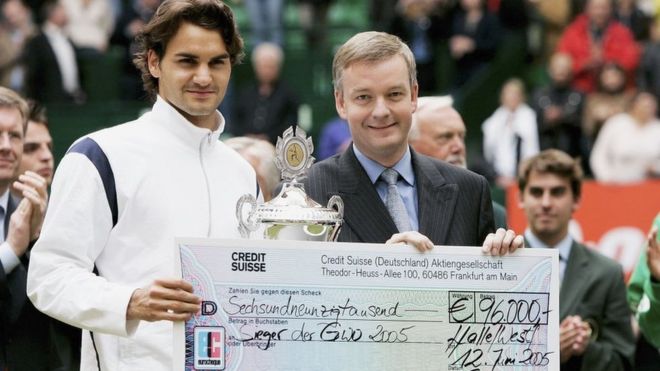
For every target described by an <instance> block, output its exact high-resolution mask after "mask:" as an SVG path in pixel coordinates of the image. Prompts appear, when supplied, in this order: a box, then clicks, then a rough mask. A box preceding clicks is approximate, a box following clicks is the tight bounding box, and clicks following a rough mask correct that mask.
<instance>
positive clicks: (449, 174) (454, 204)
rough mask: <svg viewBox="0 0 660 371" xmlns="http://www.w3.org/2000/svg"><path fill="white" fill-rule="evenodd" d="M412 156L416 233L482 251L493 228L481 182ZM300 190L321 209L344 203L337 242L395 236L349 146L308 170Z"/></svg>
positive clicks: (485, 186) (466, 173)
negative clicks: (336, 201) (338, 199)
mask: <svg viewBox="0 0 660 371" xmlns="http://www.w3.org/2000/svg"><path fill="white" fill-rule="evenodd" d="M411 152H412V162H413V169H414V171H415V182H416V185H417V198H418V208H417V214H418V219H419V232H420V233H422V234H424V235H426V236H428V237H429V238H430V239H431V241H433V243H434V244H436V245H459V246H460V245H463V246H481V245H482V244H483V241H484V239H485V238H486V235H487V234H488V233H489V232H492V231H493V229H494V227H493V209H492V204H491V199H490V189H489V188H488V183H487V182H486V179H485V178H483V177H482V176H480V175H477V174H475V173H472V172H470V171H467V170H464V169H461V168H459V167H458V166H454V165H450V164H447V163H445V162H442V161H438V160H434V159H432V158H430V157H427V156H424V155H420V154H417V153H415V152H414V151H413V150H412V149H411ZM304 185H305V190H306V192H307V193H308V194H309V196H310V197H312V198H313V199H314V200H315V201H316V202H318V203H320V204H321V205H326V204H327V202H328V200H329V199H330V197H332V196H333V195H339V196H340V197H341V198H342V200H343V201H344V224H343V225H342V229H341V232H340V233H339V241H343V242H371V243H383V242H385V241H387V240H388V239H389V238H390V237H391V236H392V235H393V234H394V233H397V232H398V231H397V228H396V226H395V225H394V221H393V220H392V218H391V217H390V214H389V213H388V211H387V208H386V206H385V204H384V203H383V201H382V200H381V199H380V197H379V196H378V192H377V191H376V188H375V187H374V186H373V184H372V183H371V180H370V179H369V176H368V175H367V173H366V172H365V171H364V169H363V168H362V166H361V165H360V163H359V162H358V160H357V158H356V157H355V153H354V152H353V147H352V146H349V148H348V149H347V150H346V151H345V152H344V153H343V154H340V155H335V156H333V157H330V158H329V159H326V160H324V161H321V162H319V163H317V164H315V165H314V166H312V168H311V169H310V170H309V173H308V176H307V178H306V179H305V180H304Z"/></svg>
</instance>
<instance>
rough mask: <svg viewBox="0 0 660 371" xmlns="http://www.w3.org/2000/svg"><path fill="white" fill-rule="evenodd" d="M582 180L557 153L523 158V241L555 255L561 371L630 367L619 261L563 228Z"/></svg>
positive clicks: (626, 311)
mask: <svg viewBox="0 0 660 371" xmlns="http://www.w3.org/2000/svg"><path fill="white" fill-rule="evenodd" d="M581 184H582V169H581V168H580V164H579V163H578V161H576V160H575V159H573V158H571V157H570V156H568V155H567V154H565V153H563V152H561V151H558V150H552V149H551V150H545V151H543V152H541V153H539V154H538V155H536V156H534V157H532V158H530V159H529V160H527V161H525V162H523V164H522V165H521V167H520V172H519V177H518V188H519V190H520V193H519V207H520V208H521V209H523V211H524V212H525V216H526V217H527V225H528V227H527V230H526V231H525V245H526V246H529V247H530V248H532V249H539V248H550V249H555V250H556V251H558V253H559V280H560V284H561V291H560V298H559V319H560V321H561V322H560V328H559V359H560V362H561V365H560V367H561V370H589V371H605V370H608V371H613V370H622V371H623V370H631V369H632V360H633V353H634V351H635V345H634V338H633V333H632V328H631V324H630V310H629V309H628V304H627V302H626V284H625V282H624V280H623V271H622V268H621V265H620V264H619V263H617V262H615V261H614V260H611V259H610V258H607V257H605V256H603V255H601V254H600V253H598V252H596V251H594V250H592V249H590V248H588V247H586V246H585V245H583V244H581V243H579V242H578V241H575V240H574V239H573V237H572V236H571V235H570V234H569V232H568V226H569V222H570V220H571V218H572V216H573V213H574V212H575V211H576V210H577V209H578V207H579V206H580V200H581Z"/></svg>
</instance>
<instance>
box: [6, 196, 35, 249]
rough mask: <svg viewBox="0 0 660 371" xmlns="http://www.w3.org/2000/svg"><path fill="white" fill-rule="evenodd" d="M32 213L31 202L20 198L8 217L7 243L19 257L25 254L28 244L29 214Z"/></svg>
mask: <svg viewBox="0 0 660 371" xmlns="http://www.w3.org/2000/svg"><path fill="white" fill-rule="evenodd" d="M31 214H32V203H30V201H29V200H27V199H25V198H24V199H22V200H21V202H20V203H19V204H18V207H17V208H16V210H14V212H13V213H12V214H11V218H10V219H9V231H7V243H8V244H9V246H11V248H12V250H14V254H16V256H18V257H19V258H20V257H21V256H23V254H25V251H27V248H28V245H29V244H30V215H31Z"/></svg>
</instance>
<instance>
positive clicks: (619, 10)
mask: <svg viewBox="0 0 660 371" xmlns="http://www.w3.org/2000/svg"><path fill="white" fill-rule="evenodd" d="M637 3H638V1H637V0H616V9H615V11H614V18H615V19H616V20H617V21H619V22H621V24H622V25H624V26H626V27H628V29H629V30H630V32H632V34H633V36H634V37H635V40H637V41H639V42H643V41H646V40H648V38H649V26H650V24H651V17H649V16H648V15H646V13H644V12H643V11H642V10H641V9H640V8H639V6H638V5H637Z"/></svg>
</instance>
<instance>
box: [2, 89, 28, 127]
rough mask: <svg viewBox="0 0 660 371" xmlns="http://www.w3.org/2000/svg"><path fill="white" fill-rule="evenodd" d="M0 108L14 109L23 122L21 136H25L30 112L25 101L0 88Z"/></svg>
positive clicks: (11, 91)
mask: <svg viewBox="0 0 660 371" xmlns="http://www.w3.org/2000/svg"><path fill="white" fill-rule="evenodd" d="M0 108H16V109H17V110H18V112H20V114H21V118H22V121H23V122H22V123H23V134H25V130H27V122H28V116H29V110H30V109H29V107H28V104H27V102H26V101H25V99H23V98H21V96H20V95H18V94H17V93H16V92H15V91H13V90H11V89H7V88H5V87H2V86H0Z"/></svg>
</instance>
